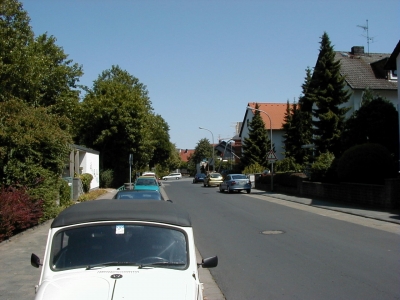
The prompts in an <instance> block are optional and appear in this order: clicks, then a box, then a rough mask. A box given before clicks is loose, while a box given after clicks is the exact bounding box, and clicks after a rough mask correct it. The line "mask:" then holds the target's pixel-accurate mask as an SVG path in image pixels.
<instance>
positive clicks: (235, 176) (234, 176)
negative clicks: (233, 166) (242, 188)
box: [232, 175, 248, 179]
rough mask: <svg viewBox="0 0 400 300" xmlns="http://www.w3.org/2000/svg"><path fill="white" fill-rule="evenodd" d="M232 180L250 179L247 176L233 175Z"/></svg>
mask: <svg viewBox="0 0 400 300" xmlns="http://www.w3.org/2000/svg"><path fill="white" fill-rule="evenodd" d="M232 179H248V178H247V176H246V175H232Z"/></svg>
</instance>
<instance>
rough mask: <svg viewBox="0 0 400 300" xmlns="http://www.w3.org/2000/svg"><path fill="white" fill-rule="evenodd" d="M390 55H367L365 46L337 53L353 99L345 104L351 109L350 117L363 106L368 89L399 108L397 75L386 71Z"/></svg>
mask: <svg viewBox="0 0 400 300" xmlns="http://www.w3.org/2000/svg"><path fill="white" fill-rule="evenodd" d="M389 57H390V53H365V52H364V47H363V46H354V47H352V48H351V51H350V52H347V51H335V60H337V61H340V65H341V66H340V73H341V75H343V76H344V77H345V81H346V89H347V90H350V91H351V97H350V99H349V101H348V102H347V103H346V104H345V106H346V107H350V110H349V112H348V113H347V115H346V117H350V116H351V114H353V112H354V111H355V110H358V109H359V108H360V107H361V105H362V97H363V94H364V92H365V90H366V89H367V88H369V89H370V90H371V91H373V92H374V93H376V94H377V95H379V96H382V97H384V98H386V99H387V100H389V101H391V102H392V103H393V104H394V105H395V106H396V107H397V84H398V83H397V74H395V73H394V72H391V71H390V70H386V69H385V65H386V63H387V61H388V60H389Z"/></svg>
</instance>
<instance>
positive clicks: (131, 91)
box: [76, 66, 170, 184]
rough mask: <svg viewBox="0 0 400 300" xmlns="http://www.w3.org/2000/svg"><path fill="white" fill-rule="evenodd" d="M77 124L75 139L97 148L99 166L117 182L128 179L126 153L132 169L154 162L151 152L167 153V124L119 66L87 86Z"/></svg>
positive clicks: (144, 90) (144, 91)
mask: <svg viewBox="0 0 400 300" xmlns="http://www.w3.org/2000/svg"><path fill="white" fill-rule="evenodd" d="M78 125H79V126H78V129H77V133H78V134H77V136H76V139H77V140H78V142H79V143H81V144H83V145H85V146H87V147H90V148H94V149H98V150H99V151H100V168H101V169H112V170H114V179H115V180H116V183H118V184H122V183H123V181H125V182H127V180H128V179H129V176H128V173H129V166H128V158H129V154H133V166H134V169H142V168H145V167H146V166H148V165H149V164H150V162H153V163H156V162H158V161H157V158H156V157H155V156H154V154H155V153H157V152H158V153H162V155H163V157H164V158H165V157H166V156H167V155H168V154H169V153H170V152H169V150H170V148H169V144H168V143H167V140H168V139H169V135H168V125H167V123H166V122H165V121H164V120H163V119H162V118H161V117H160V116H155V115H154V113H153V108H152V106H151V102H150V99H149V97H148V92H147V90H146V86H145V85H143V84H142V83H140V81H139V79H137V78H135V77H134V76H132V75H130V74H129V73H128V72H127V71H125V70H122V69H121V68H120V67H119V66H112V68H111V69H109V70H106V71H104V72H103V73H102V74H101V75H100V76H99V77H98V79H97V80H96V81H95V82H94V85H93V88H92V89H87V94H86V96H85V98H84V99H83V101H82V103H81V107H80V116H79V123H78Z"/></svg>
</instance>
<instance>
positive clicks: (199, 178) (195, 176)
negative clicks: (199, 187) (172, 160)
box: [193, 173, 206, 183]
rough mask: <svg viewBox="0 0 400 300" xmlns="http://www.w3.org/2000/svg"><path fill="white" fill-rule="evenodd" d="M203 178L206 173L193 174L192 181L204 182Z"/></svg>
mask: <svg viewBox="0 0 400 300" xmlns="http://www.w3.org/2000/svg"><path fill="white" fill-rule="evenodd" d="M204 178H206V174H204V173H197V174H196V175H194V178H193V183H197V182H204Z"/></svg>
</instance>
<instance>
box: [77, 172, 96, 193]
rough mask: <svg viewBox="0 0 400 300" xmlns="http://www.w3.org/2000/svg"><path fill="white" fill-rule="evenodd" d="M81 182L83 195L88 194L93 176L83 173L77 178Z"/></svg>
mask: <svg viewBox="0 0 400 300" xmlns="http://www.w3.org/2000/svg"><path fill="white" fill-rule="evenodd" d="M79 178H80V179H81V180H82V188H83V192H84V193H88V192H89V191H90V183H91V182H92V180H93V175H92V174H89V173H84V174H81V175H80V176H79Z"/></svg>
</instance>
